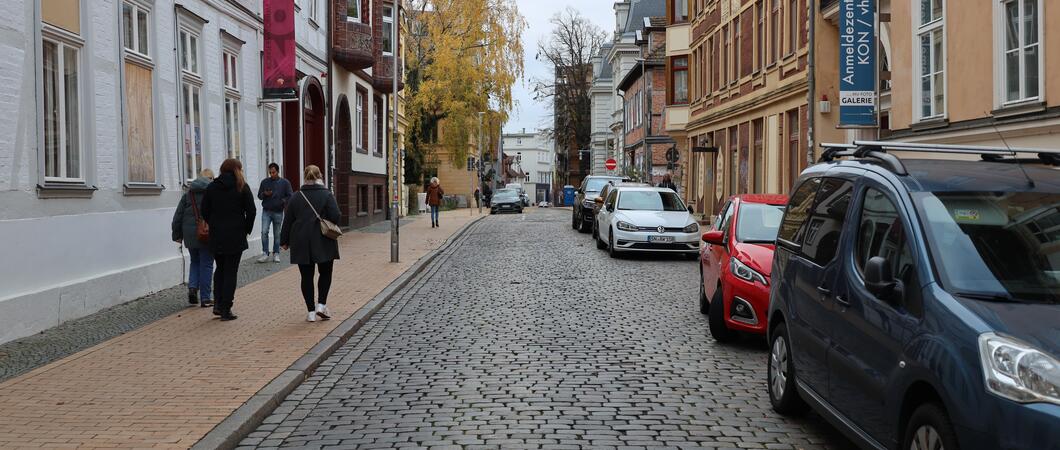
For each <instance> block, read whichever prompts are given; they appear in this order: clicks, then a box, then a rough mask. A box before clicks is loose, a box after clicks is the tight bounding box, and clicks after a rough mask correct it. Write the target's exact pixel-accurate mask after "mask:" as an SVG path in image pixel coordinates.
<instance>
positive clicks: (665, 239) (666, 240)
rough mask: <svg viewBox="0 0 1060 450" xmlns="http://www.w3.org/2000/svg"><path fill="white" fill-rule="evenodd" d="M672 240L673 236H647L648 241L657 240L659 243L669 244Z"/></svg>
mask: <svg viewBox="0 0 1060 450" xmlns="http://www.w3.org/2000/svg"><path fill="white" fill-rule="evenodd" d="M673 241H674V237H673V236H648V242H659V243H662V244H670V243H673Z"/></svg>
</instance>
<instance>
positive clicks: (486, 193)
mask: <svg viewBox="0 0 1060 450" xmlns="http://www.w3.org/2000/svg"><path fill="white" fill-rule="evenodd" d="M482 198H483V199H484V200H486V207H487V208H489V207H490V206H491V205H492V202H493V189H491V188H490V185H488V184H483V185H482Z"/></svg>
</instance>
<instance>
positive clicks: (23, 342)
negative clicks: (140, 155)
mask: <svg viewBox="0 0 1060 450" xmlns="http://www.w3.org/2000/svg"><path fill="white" fill-rule="evenodd" d="M174 245H175V244H174ZM254 248H260V246H258V247H254V246H253V245H251V251H253V249H254ZM259 251H260V250H259ZM174 253H175V250H174ZM255 257H257V253H255ZM289 267H291V265H290V264H289V260H288V259H287V254H286V253H283V262H281V263H278V264H277V263H271V262H270V263H267V264H257V263H255V261H254V260H253V259H248V260H246V261H243V263H241V264H240V265H239V286H240V287H242V286H245V285H247V284H249V283H252V282H254V281H257V280H260V279H262V278H265V277H267V276H269V275H272V274H274V273H276V272H279V271H281V270H283V269H287V268H289ZM184 309H189V310H191V308H189V307H188V289H187V287H186V286H185V285H183V284H182V285H178V286H174V287H172V288H169V289H165V290H162V291H159V292H156V293H154V294H150V295H146V296H144V297H141V298H138V299H136V300H133V301H131V302H128V303H123V304H121V305H117V306H113V307H110V308H107V309H104V310H102V311H99V312H97V313H95V314H91V315H89V316H85V317H82V318H80V319H75V320H71V321H69V322H66V323H63V324H61V325H59V326H57V327H55V328H51V329H49V330H45V331H43V332H41V333H38V334H35V335H33V336H27V337H24V338H22V339H18V340H15V341H11V342H7V343H4V344H3V345H0V381H4V380H6V379H9V378H14V377H17V376H19V375H21V374H23V373H26V372H29V371H31V370H33V369H35V368H37V367H40V366H43V365H45V364H48V363H50V362H52V361H56V360H59V359H62V358H65V357H67V356H69V355H72V354H74V353H77V352H79V351H81V350H84V349H87V348H89V347H92V346H93V345H96V344H99V343H100V342H103V341H106V340H107V339H110V338H113V337H115V336H121V335H123V334H125V333H128V332H130V331H133V330H136V329H139V328H140V327H143V326H144V325H147V324H150V323H153V322H157V321H158V320H160V319H162V318H164V317H166V316H169V315H170V314H174V313H178V312H180V311H181V310H184Z"/></svg>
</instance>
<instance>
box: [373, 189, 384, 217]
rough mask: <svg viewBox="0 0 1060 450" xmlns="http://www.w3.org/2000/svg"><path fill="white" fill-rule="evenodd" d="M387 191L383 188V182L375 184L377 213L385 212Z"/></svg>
mask: <svg viewBox="0 0 1060 450" xmlns="http://www.w3.org/2000/svg"><path fill="white" fill-rule="evenodd" d="M385 192H386V191H385V190H384V189H383V185H381V184H377V185H375V212H376V213H380V212H383V208H384V204H385V203H386V196H385V195H384V193H385Z"/></svg>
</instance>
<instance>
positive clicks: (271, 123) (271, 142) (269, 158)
mask: <svg viewBox="0 0 1060 450" xmlns="http://www.w3.org/2000/svg"><path fill="white" fill-rule="evenodd" d="M278 121H279V109H278V108H276V106H273V105H264V106H263V107H262V119H261V122H262V127H261V133H262V143H263V144H264V145H262V149H261V150H262V160H263V162H264V164H262V166H264V167H263V170H264V171H265V172H268V166H269V164H270V163H277V164H279V162H278V159H277V157H278V155H277V154H276V148H277V145H278V143H279V142H280V136H279V133H278V131H279V126H277V122H278Z"/></svg>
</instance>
